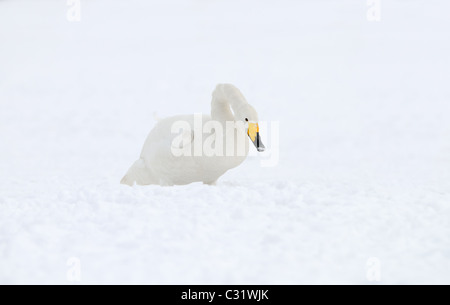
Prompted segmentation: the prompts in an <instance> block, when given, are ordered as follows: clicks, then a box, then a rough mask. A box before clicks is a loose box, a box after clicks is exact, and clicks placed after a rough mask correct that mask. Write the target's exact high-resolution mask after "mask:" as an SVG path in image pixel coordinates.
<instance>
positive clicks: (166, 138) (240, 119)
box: [121, 84, 264, 186]
mask: <svg viewBox="0 0 450 305" xmlns="http://www.w3.org/2000/svg"><path fill="white" fill-rule="evenodd" d="M199 121H201V126H198V125H199V123H198V122H199ZM179 122H183V126H187V127H189V128H187V129H186V128H185V129H181V130H177V128H176V126H177V124H179ZM227 122H228V124H230V123H233V124H230V126H231V125H233V126H234V128H233V129H230V128H227V127H226V126H228V124H227ZM257 122H258V115H257V113H256V111H255V110H254V108H253V107H252V106H251V105H250V104H248V103H247V101H246V100H245V98H244V96H243V95H242V93H241V92H240V91H239V89H237V88H236V87H235V86H233V85H230V84H219V85H217V87H216V89H215V90H214V92H213V97H212V102H211V115H201V116H199V115H197V116H196V115H179V116H174V117H170V118H166V119H162V120H160V121H159V122H158V123H157V124H156V126H155V127H154V128H153V130H152V131H151V132H150V134H149V135H148V137H147V140H146V141H145V144H144V147H143V149H142V153H141V157H140V159H138V160H137V161H136V162H135V163H134V164H133V165H132V166H131V168H130V169H129V170H128V172H127V174H126V175H125V177H123V179H122V181H121V183H122V184H127V185H130V186H132V185H133V184H134V183H137V184H139V185H149V184H159V185H182V184H188V183H192V182H203V183H206V184H214V183H215V182H216V181H217V179H218V178H219V177H220V176H222V175H223V174H224V173H225V172H226V171H228V170H229V169H232V168H234V167H236V166H238V165H240V164H241V163H242V162H243V161H244V160H245V159H246V157H247V155H248V150H249V147H248V146H249V145H248V138H247V137H246V135H245V134H246V133H247V135H249V137H250V138H251V139H252V141H253V143H254V144H255V146H256V147H257V149H258V151H263V150H264V145H263V144H262V143H261V140H260V137H259V129H258V128H259V127H258V124H257ZM217 124H219V126H218V125H217ZM208 126H209V127H211V126H213V128H212V129H211V130H210V128H208ZM199 127H200V128H199ZM221 127H222V128H221ZM174 131H175V132H174ZM199 147H200V148H201V149H199ZM205 147H206V148H208V147H212V149H213V150H214V152H215V154H213V155H211V153H208V152H205V150H204V148H205ZM180 151H182V152H184V154H183V155H181V156H179V155H177V152H180ZM174 152H175V153H174ZM199 153H200V154H199Z"/></svg>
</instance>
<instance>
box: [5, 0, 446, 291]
mask: <svg viewBox="0 0 450 305" xmlns="http://www.w3.org/2000/svg"><path fill="white" fill-rule="evenodd" d="M81 8H82V11H81V17H82V19H81V22H68V21H67V19H66V12H67V10H68V7H67V6H66V1H56V0H54V1H50V0H41V1H31V0H28V1H25V0H14V1H12V0H2V1H0V145H1V146H0V148H1V149H0V284H19V283H20V284H31V283H41V284H48V283H56V284H70V283H72V282H70V281H69V279H70V277H69V278H68V277H67V272H68V270H69V269H70V267H69V266H68V265H67V261H68V259H69V258H71V257H75V258H78V259H79V260H80V262H81V275H82V278H81V283H83V284H108V283H119V284H120V283H147V284H305V283H306V284H314V283H329V284H371V283H372V282H370V281H369V280H368V278H367V276H366V273H367V272H368V269H367V264H366V263H367V261H368V259H369V258H372V257H374V258H377V259H378V260H379V262H380V269H379V270H380V274H381V282H379V283H381V284H400V283H401V284H419V283H428V284H437V283H440V284H450V141H449V140H450V137H449V136H450V120H449V113H450V103H449V101H450V86H448V81H449V77H450V75H449V71H450V59H449V54H450V34H449V29H450V19H449V18H448V12H449V11H450V4H449V3H448V1H443V0H442V1H438V0H427V1H425V0H415V1H412V0H411V1H404V0H382V10H381V21H380V22H368V21H367V19H366V12H367V9H368V7H367V5H366V1H360V0H342V1H332V0H322V1H313V0H310V1H288V0H282V1H278V0H277V1H268V0H258V1H256V0H254V1H250V0H247V1H229V0H227V1H218V0H217V1H213V0H190V1H166V0H165V1H162V0H161V1H144V0H139V1H138V0H128V1H117V0H116V1H112V0H109V1H106V0H95V1H94V0H89V1H88V0H82V1H81ZM221 82H230V83H233V84H235V85H236V86H238V87H239V88H240V89H241V90H242V92H243V93H244V95H245V96H246V97H247V99H248V100H249V102H250V103H251V104H253V105H254V106H255V107H256V109H257V110H258V112H259V116H260V118H261V119H262V120H265V121H279V124H280V147H279V152H280V160H279V163H278V164H277V166H274V167H261V166H260V162H259V159H258V158H257V157H255V156H252V157H250V158H249V159H248V160H247V161H246V162H245V163H244V164H243V165H242V166H240V167H238V168H236V169H234V170H232V171H230V172H228V173H227V174H226V175H225V176H223V177H222V178H221V179H220V180H219V183H218V185H217V186H215V187H213V186H205V185H202V184H192V185H188V186H181V187H158V186H148V187H133V188H130V187H127V186H123V185H119V181H120V179H121V178H122V176H123V175H124V174H125V172H126V170H127V169H128V167H129V166H130V165H131V164H132V163H133V162H134V161H135V160H136V159H137V158H138V156H139V153H140V149H141V147H142V145H143V143H144V140H145V137H146V136H147V134H148V132H149V131H150V130H151V128H152V126H153V125H154V124H155V122H154V119H153V113H154V112H157V114H158V115H159V116H170V115H174V114H182V113H194V112H205V113H207V112H209V110H210V97H211V92H212V90H213V89H214V87H215V85H216V84H217V83H221ZM266 131H268V130H266ZM261 133H263V135H264V130H261ZM268 134H269V132H266V133H265V135H264V137H265V139H266V144H267V145H266V146H268V147H270V144H271V141H270V139H268V137H267V135H268ZM369 279H370V278H369Z"/></svg>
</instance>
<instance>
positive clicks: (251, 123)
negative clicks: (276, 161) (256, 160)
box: [239, 104, 266, 152]
mask: <svg viewBox="0 0 450 305" xmlns="http://www.w3.org/2000/svg"><path fill="white" fill-rule="evenodd" d="M240 110H241V111H239V112H240V117H241V118H239V119H240V120H242V121H243V122H244V123H245V124H246V127H247V135H248V137H249V138H250V140H251V141H252V142H253V144H254V145H255V147H256V149H257V150H258V151H259V152H263V151H264V150H266V147H265V146H264V144H263V143H262V141H261V137H260V135H259V125H258V113H257V112H256V110H255V108H253V107H252V106H251V105H249V104H246V105H245V106H244V107H242V108H241V109H240Z"/></svg>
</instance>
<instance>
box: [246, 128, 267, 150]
mask: <svg viewBox="0 0 450 305" xmlns="http://www.w3.org/2000/svg"><path fill="white" fill-rule="evenodd" d="M247 134H248V136H249V137H250V140H252V142H253V144H255V147H256V149H257V150H258V151H259V152H263V151H264V150H265V149H266V147H265V146H264V144H263V143H262V141H261V137H260V136H259V125H258V123H248V132H247Z"/></svg>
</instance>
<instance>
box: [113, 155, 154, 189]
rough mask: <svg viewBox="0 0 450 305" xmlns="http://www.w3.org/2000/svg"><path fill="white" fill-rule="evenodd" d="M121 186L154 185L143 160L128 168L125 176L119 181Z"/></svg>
mask: <svg viewBox="0 0 450 305" xmlns="http://www.w3.org/2000/svg"><path fill="white" fill-rule="evenodd" d="M120 183H121V184H126V185H129V186H133V185H134V184H135V183H136V184H138V185H148V184H154V179H153V177H152V175H151V173H150V171H149V169H148V168H147V167H146V165H145V162H144V159H139V160H137V161H136V162H134V164H133V165H132V166H131V167H130V169H129V170H128V172H127V173H126V175H125V176H124V177H123V178H122V180H121V181H120Z"/></svg>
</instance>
